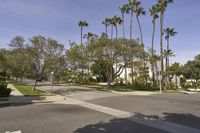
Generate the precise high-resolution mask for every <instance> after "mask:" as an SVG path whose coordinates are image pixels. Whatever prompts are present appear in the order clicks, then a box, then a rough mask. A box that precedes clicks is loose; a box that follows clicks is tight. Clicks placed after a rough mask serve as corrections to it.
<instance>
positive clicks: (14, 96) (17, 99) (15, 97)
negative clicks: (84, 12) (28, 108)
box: [8, 84, 26, 104]
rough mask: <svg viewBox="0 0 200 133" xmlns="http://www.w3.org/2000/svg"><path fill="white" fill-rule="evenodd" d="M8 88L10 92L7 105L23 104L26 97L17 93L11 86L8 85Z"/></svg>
mask: <svg viewBox="0 0 200 133" xmlns="http://www.w3.org/2000/svg"><path fill="white" fill-rule="evenodd" d="M8 88H10V89H11V90H12V91H11V93H10V97H9V103H13V104H15V103H23V102H25V101H26V97H25V96H24V95H23V94H22V93H21V92H19V91H18V90H17V89H16V88H15V87H14V86H13V85H12V84H8Z"/></svg>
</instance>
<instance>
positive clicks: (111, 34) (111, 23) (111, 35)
mask: <svg viewBox="0 0 200 133" xmlns="http://www.w3.org/2000/svg"><path fill="white" fill-rule="evenodd" d="M108 23H109V25H110V26H111V32H110V37H111V40H113V27H114V19H113V17H112V18H108Z"/></svg>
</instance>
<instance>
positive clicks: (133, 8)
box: [128, 0, 140, 40]
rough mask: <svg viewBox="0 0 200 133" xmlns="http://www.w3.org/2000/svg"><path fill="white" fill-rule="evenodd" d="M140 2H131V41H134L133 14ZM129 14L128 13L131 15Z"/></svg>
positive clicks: (133, 0) (129, 4)
mask: <svg viewBox="0 0 200 133" xmlns="http://www.w3.org/2000/svg"><path fill="white" fill-rule="evenodd" d="M139 4H140V1H137V0H129V3H128V10H129V12H130V39H131V40H132V39H133V13H134V11H135V7H136V5H139ZM129 12H128V13H129Z"/></svg>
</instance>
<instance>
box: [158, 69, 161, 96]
mask: <svg viewBox="0 0 200 133" xmlns="http://www.w3.org/2000/svg"><path fill="white" fill-rule="evenodd" d="M158 80H159V84H160V93H162V75H161V71H159V75H158Z"/></svg>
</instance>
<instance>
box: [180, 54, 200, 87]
mask: <svg viewBox="0 0 200 133" xmlns="http://www.w3.org/2000/svg"><path fill="white" fill-rule="evenodd" d="M183 75H184V76H185V77H186V78H187V79H195V86H197V82H198V81H199V79H200V55H197V56H196V57H195V59H194V60H193V61H188V62H187V63H186V64H185V65H184V67H183Z"/></svg>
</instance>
